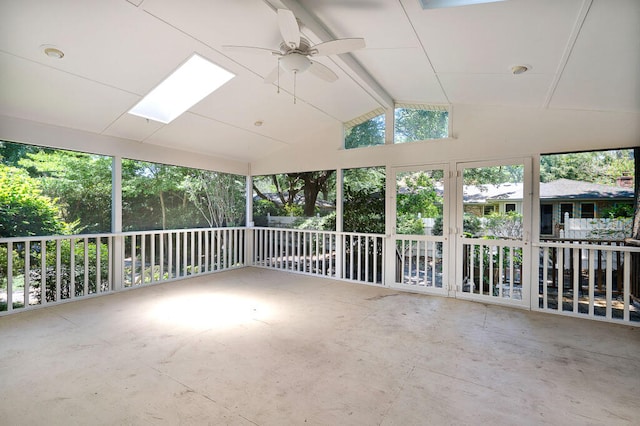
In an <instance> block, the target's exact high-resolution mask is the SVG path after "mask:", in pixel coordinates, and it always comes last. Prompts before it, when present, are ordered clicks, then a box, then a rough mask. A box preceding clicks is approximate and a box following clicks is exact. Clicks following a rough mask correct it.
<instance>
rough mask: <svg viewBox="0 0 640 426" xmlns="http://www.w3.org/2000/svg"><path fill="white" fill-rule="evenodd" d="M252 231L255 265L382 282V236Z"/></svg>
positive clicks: (350, 279) (367, 281)
mask: <svg viewBox="0 0 640 426" xmlns="http://www.w3.org/2000/svg"><path fill="white" fill-rule="evenodd" d="M252 230H253V265H254V266H259V267H265V268H271V269H279V270H284V271H290V272H297V273H304V274H311V275H318V276H326V277H333V278H336V279H343V280H349V281H357V282H365V283H372V284H382V283H383V277H384V260H383V259H384V256H383V252H384V236H382V235H377V234H357V233H350V232H341V233H338V232H333V231H319V230H302V229H281V228H260V227H257V228H252Z"/></svg>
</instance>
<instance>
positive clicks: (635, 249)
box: [531, 241, 640, 253]
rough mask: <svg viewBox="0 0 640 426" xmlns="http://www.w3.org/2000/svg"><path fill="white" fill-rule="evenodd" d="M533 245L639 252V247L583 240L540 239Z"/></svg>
mask: <svg viewBox="0 0 640 426" xmlns="http://www.w3.org/2000/svg"><path fill="white" fill-rule="evenodd" d="M531 245H532V246H533V247H557V248H590V249H597V250H603V251H625V252H626V251H628V252H631V253H640V247H633V246H623V245H612V244H593V243H589V242H584V243H580V244H576V243H575V242H574V243H552V242H544V241H541V242H539V243H532V244H531Z"/></svg>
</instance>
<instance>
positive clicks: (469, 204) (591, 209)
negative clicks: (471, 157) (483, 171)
mask: <svg viewBox="0 0 640 426" xmlns="http://www.w3.org/2000/svg"><path fill="white" fill-rule="evenodd" d="M633 199H634V193H633V180H632V179H628V178H621V179H619V180H618V185H617V186H615V185H602V184H597V183H589V182H581V181H575V180H570V179H558V180H555V181H552V182H545V183H540V235H541V236H543V237H555V238H559V237H561V231H563V230H564V225H565V224H564V221H565V217H567V216H568V217H569V218H581V219H597V218H601V217H603V216H604V215H603V213H605V212H606V210H607V209H608V208H610V207H612V206H613V205H615V204H630V205H633ZM463 203H464V211H465V213H471V214H474V215H476V216H478V217H484V216H487V215H489V214H491V213H494V212H498V213H507V212H510V211H515V212H518V213H522V183H507V184H501V185H481V186H480V185H479V186H471V185H469V186H465V188H464V197H463Z"/></svg>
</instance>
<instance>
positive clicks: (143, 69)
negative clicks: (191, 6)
mask: <svg viewBox="0 0 640 426" xmlns="http://www.w3.org/2000/svg"><path fill="white" fill-rule="evenodd" d="M0 10H1V12H2V15H3V18H2V25H0V34H1V35H2V36H1V37H0V49H1V50H4V51H6V52H9V53H13V54H15V55H17V56H21V57H25V58H28V59H31V60H34V61H37V62H41V63H47V64H48V65H50V66H52V67H55V68H58V69H60V70H64V71H67V72H70V73H73V74H76V75H78V76H81V77H83V78H87V79H91V80H95V81H98V82H100V83H103V84H107V85H111V86H114V87H118V88H120V89H122V90H126V91H130V92H132V93H136V94H139V95H143V94H145V93H147V92H148V91H149V90H150V89H152V88H153V87H154V86H155V85H156V84H157V83H158V82H160V81H161V80H162V79H163V78H165V77H166V76H167V75H168V74H169V73H171V72H172V71H173V70H174V69H175V68H176V67H177V66H178V65H180V63H182V62H183V61H184V60H185V59H187V57H188V56H190V54H191V53H193V52H194V51H196V50H197V49H198V47H199V44H198V43H197V42H195V41H194V40H193V39H191V38H189V37H187V36H186V35H184V34H182V33H181V32H180V31H178V30H176V29H175V28H172V27H170V26H168V25H166V24H165V23H163V22H162V21H160V20H158V19H156V18H154V17H152V16H150V15H148V14H147V13H145V12H144V11H143V10H141V9H139V8H136V7H135V6H133V5H132V4H130V3H128V2H126V1H108V2H105V1H100V0H86V1H80V2H79V1H74V0H56V1H50V2H49V1H37V0H7V1H5V0H3V1H2V6H1V9H0ZM43 44H53V45H56V46H58V47H59V48H60V49H61V50H63V51H64V53H65V56H64V59H62V60H60V61H58V62H55V63H52V62H51V61H50V60H49V58H47V57H46V56H45V55H44V54H43V53H42V51H41V49H40V46H41V45H43Z"/></svg>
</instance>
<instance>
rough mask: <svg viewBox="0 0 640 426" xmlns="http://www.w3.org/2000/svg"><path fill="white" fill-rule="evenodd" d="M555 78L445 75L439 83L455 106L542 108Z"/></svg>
mask: <svg viewBox="0 0 640 426" xmlns="http://www.w3.org/2000/svg"><path fill="white" fill-rule="evenodd" d="M552 80H553V77H552V76H547V75H542V74H522V75H497V74H473V75H469V74H443V75H440V81H441V82H442V85H443V86H444V89H445V91H446V92H447V94H448V96H449V100H450V101H451V102H452V103H454V104H456V103H459V104H480V103H482V104H485V105H509V106H525V107H542V106H543V105H544V101H545V99H546V96H547V90H548V88H549V86H550V84H551V82H552Z"/></svg>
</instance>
